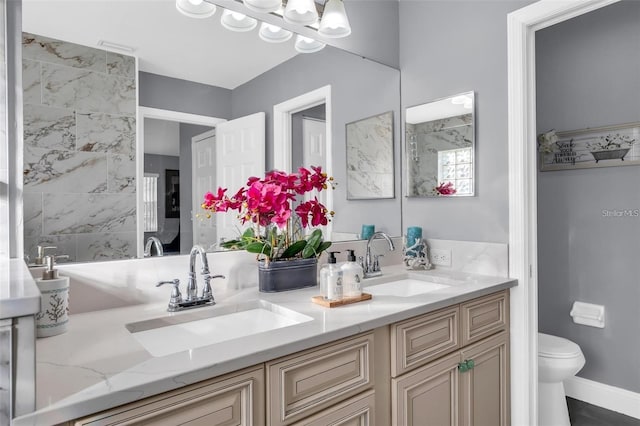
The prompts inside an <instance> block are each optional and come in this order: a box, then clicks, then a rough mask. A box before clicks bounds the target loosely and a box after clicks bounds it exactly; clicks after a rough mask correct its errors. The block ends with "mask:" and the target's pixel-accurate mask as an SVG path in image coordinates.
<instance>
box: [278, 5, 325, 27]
mask: <svg viewBox="0 0 640 426" xmlns="http://www.w3.org/2000/svg"><path fill="white" fill-rule="evenodd" d="M283 18H284V20H285V21H287V22H288V23H290V24H295V25H313V24H315V23H316V22H317V21H318V10H317V9H316V3H315V1H314V0H289V1H288V2H287V6H286V7H285V8H284V15H283Z"/></svg>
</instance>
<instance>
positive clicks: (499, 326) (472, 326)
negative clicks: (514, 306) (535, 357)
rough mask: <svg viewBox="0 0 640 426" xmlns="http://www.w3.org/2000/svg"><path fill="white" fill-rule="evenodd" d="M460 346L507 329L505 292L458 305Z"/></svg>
mask: <svg viewBox="0 0 640 426" xmlns="http://www.w3.org/2000/svg"><path fill="white" fill-rule="evenodd" d="M460 318H461V332H460V336H461V345H462V346H466V345H468V344H470V343H474V342H477V341H478V340H481V339H483V338H485V337H487V336H490V335H492V334H495V333H497V332H499V331H501V330H506V329H507V328H508V327H509V293H508V291H507V290H504V291H501V292H498V293H493V294H490V295H488V296H483V297H479V298H477V299H473V300H470V301H468V302H465V303H462V304H461V305H460Z"/></svg>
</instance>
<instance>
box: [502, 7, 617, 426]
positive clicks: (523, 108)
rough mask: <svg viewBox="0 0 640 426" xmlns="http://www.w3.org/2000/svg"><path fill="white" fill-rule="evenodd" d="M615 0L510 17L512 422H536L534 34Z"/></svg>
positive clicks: (531, 10) (541, 9) (534, 9)
mask: <svg viewBox="0 0 640 426" xmlns="http://www.w3.org/2000/svg"><path fill="white" fill-rule="evenodd" d="M616 1H618V0H564V1H558V0H540V1H538V2H536V3H533V4H531V5H529V6H527V7H524V8H522V9H519V10H516V11H514V12H512V13H510V14H509V15H508V17H507V34H508V44H507V50H508V87H509V96H508V110H509V114H508V123H509V132H508V139H509V141H508V147H509V275H510V276H511V277H512V278H516V279H518V286H517V287H514V288H512V289H511V422H512V424H513V425H523V426H525V425H527V426H528V425H535V424H537V419H538V359H537V354H538V340H537V339H538V281H537V200H536V197H537V193H536V188H537V187H536V185H537V183H536V178H537V176H536V173H537V163H536V161H537V146H536V145H537V144H536V99H535V93H536V90H535V31H537V30H540V29H542V28H546V27H548V26H551V25H554V24H557V23H559V22H562V21H565V20H567V19H571V18H573V17H576V16H579V15H582V14H584V13H587V12H590V11H592V10H595V9H598V8H601V7H603V6H606V5H608V4H611V3H615V2H616Z"/></svg>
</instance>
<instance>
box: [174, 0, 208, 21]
mask: <svg viewBox="0 0 640 426" xmlns="http://www.w3.org/2000/svg"><path fill="white" fill-rule="evenodd" d="M176 9H178V12H180V13H182V14H183V15H185V16H188V17H189V18H209V17H211V16H213V14H214V13H216V5H215V4H211V3H208V2H206V1H204V0H176Z"/></svg>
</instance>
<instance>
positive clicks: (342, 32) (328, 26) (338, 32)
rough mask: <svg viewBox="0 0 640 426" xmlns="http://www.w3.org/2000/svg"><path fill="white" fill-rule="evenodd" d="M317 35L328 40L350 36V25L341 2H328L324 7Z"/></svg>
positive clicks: (331, 0)
mask: <svg viewBox="0 0 640 426" xmlns="http://www.w3.org/2000/svg"><path fill="white" fill-rule="evenodd" d="M318 34H320V35H323V36H325V37H330V38H341V37H347V36H348V35H349V34H351V25H349V18H348V17H347V12H346V11H345V10H344V3H343V2H342V0H329V1H327V3H326V4H325V5H324V12H323V13H322V20H321V21H320V28H319V29H318Z"/></svg>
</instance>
